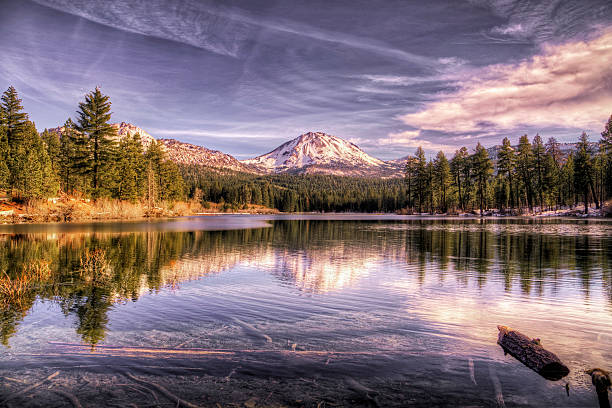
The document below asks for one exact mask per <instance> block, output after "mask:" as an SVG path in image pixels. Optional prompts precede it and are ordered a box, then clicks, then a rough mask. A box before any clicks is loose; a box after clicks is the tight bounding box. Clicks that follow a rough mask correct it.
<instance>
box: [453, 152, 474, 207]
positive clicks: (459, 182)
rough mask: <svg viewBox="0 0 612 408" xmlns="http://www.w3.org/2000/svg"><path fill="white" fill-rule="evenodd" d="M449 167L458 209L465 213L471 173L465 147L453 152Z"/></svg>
mask: <svg viewBox="0 0 612 408" xmlns="http://www.w3.org/2000/svg"><path fill="white" fill-rule="evenodd" d="M450 167H451V173H452V175H453V182H454V184H455V186H456V188H457V195H458V201H459V208H461V210H462V211H465V209H466V205H467V201H468V198H469V187H468V183H469V180H470V172H471V165H470V159H469V153H468V150H467V148H466V147H462V148H461V149H459V150H457V151H456V152H455V155H454V156H453V158H452V160H451V163H450Z"/></svg>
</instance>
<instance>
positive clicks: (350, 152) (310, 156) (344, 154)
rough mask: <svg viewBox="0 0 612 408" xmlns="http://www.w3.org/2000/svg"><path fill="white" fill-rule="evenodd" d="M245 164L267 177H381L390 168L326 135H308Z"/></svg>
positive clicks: (347, 143) (350, 145)
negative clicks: (299, 174) (329, 175)
mask: <svg viewBox="0 0 612 408" xmlns="http://www.w3.org/2000/svg"><path fill="white" fill-rule="evenodd" d="M243 163H245V164H247V165H250V166H252V167H254V168H256V169H258V170H259V171H262V172H265V173H283V172H291V173H325V174H337V175H368V174H370V173H372V174H374V173H378V174H380V172H381V170H384V168H385V167H387V164H386V163H385V162H383V161H382V160H379V159H377V158H375V157H372V156H370V155H369V154H367V153H365V152H364V151H363V150H361V149H360V148H359V147H358V146H357V145H355V144H353V143H351V142H349V141H347V140H344V139H341V138H339V137H337V136H333V135H330V134H327V133H324V132H306V133H304V134H302V135H300V136H298V137H296V138H295V139H293V140H290V141H288V142H286V143H283V144H282V145H280V146H279V147H277V148H276V149H274V150H272V151H271V152H269V153H266V154H264V155H261V156H259V157H256V158H254V159H250V160H244V161H243Z"/></svg>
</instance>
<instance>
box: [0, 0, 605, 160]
mask: <svg viewBox="0 0 612 408" xmlns="http://www.w3.org/2000/svg"><path fill="white" fill-rule="evenodd" d="M0 9H1V10H2V13H1V15H0V49H1V53H0V86H1V87H2V88H6V87H8V86H9V85H14V86H15V87H16V88H17V90H18V91H19V92H20V94H21V96H22V98H23V103H24V106H25V108H26V110H27V111H28V112H29V113H30V116H31V119H32V120H34V121H35V122H36V124H37V126H38V127H39V128H41V129H42V128H45V127H55V126H58V125H60V124H62V123H63V122H64V121H65V120H66V119H67V118H68V117H69V116H72V117H74V112H75V110H76V107H77V104H78V102H79V101H80V100H82V98H83V95H84V93H86V92H87V91H90V90H91V89H93V88H94V87H95V86H97V85H99V86H100V87H101V89H102V91H103V92H104V93H106V94H108V95H109V96H110V97H111V101H112V102H113V112H114V114H113V121H117V122H118V121H126V122H130V123H133V124H135V125H137V126H140V127H142V128H143V129H145V130H147V131H148V132H149V133H151V134H152V135H153V136H155V137H158V138H161V137H171V138H176V139H179V140H181V141H186V142H191V143H196V144H200V145H203V146H206V147H209V148H213V149H218V150H222V151H224V152H226V153H230V154H233V155H235V156H236V157H238V158H248V157H253V156H256V155H259V154H262V153H265V152H267V151H270V150H272V149H273V148H274V147H276V146H277V145H279V144H281V143H282V142H284V141H286V140H288V139H291V138H294V137H296V136H298V135H299V134H301V133H304V132H306V131H310V130H312V131H324V132H327V133H331V134H334V135H336V136H339V137H342V138H345V139H348V140H351V141H353V142H355V143H357V144H358V145H359V146H360V147H362V148H363V149H364V150H365V151H366V152H368V153H370V154H372V155H374V156H376V157H380V158H382V159H393V158H398V157H400V156H405V155H406V154H409V153H412V152H413V151H414V150H415V148H416V147H417V146H419V145H421V146H423V147H424V148H425V149H426V150H427V151H428V152H429V153H430V154H431V153H433V152H435V151H437V150H440V149H442V150H445V151H447V152H450V153H452V151H454V150H455V149H456V148H457V147H459V146H462V145H466V146H468V147H469V148H473V147H474V145H475V144H476V142H477V141H481V142H482V143H483V144H485V145H492V144H496V143H499V141H500V140H501V138H502V137H503V136H509V137H511V138H512V139H518V137H519V136H520V135H522V134H524V133H528V134H529V135H530V136H533V135H535V133H536V132H540V134H541V135H542V136H543V137H544V139H546V138H547V137H550V136H555V137H557V138H558V139H560V140H563V141H570V140H574V139H576V137H577V136H578V135H579V134H580V132H581V131H583V130H586V131H587V132H589V133H590V134H591V136H592V138H593V139H596V138H597V137H598V136H599V132H601V130H602V129H603V126H604V122H605V120H606V119H607V117H609V116H610V114H612V91H611V90H612V45H611V44H612V31H611V29H612V3H611V2H609V1H607V0H581V1H546V2H544V1H542V2H536V1H526V0H471V1H459V0H456V1H435V0H432V1H428V2H422V1H408V0H401V1H393V0H388V1H376V0H367V1H361V0H352V1H339V0H338V1H318V0H313V1H307V2H303V1H288V0H287V1H282V0H276V1H272V0H270V1H258V0H250V1H246V0H245V1H222V2H214V1H200V0H197V1H196V0H178V1H169V0H148V1H131V2H129V1H119V0H105V1H103V2H99V1H93V0H36V1H28V0H0Z"/></svg>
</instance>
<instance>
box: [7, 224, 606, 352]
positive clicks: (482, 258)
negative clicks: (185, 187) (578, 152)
mask: <svg viewBox="0 0 612 408" xmlns="http://www.w3.org/2000/svg"><path fill="white" fill-rule="evenodd" d="M587 227H588V228H587ZM585 230H588V233H587V234H585V233H584V231H585ZM611 233H612V225H611V224H609V223H605V222H602V223H594V224H593V222H591V224H590V225H587V226H586V227H585V222H569V223H568V222H560V221H557V220H542V221H516V220H512V221H509V220H501V221H495V222H486V223H485V222H483V221H480V220H456V221H446V220H445V221H439V220H411V221H401V222H400V221H392V222H389V221H367V222H366V221H332V220H327V221H317V220H275V221H273V223H272V227H271V228H252V229H241V230H226V231H164V230H162V231H150V230H148V231H141V232H126V231H123V232H112V230H111V231H106V230H105V231H103V232H54V233H31V234H27V233H20V234H5V235H0V340H1V341H2V344H3V345H5V346H7V345H8V344H9V340H10V338H11V336H13V335H14V334H15V332H16V330H17V327H18V325H19V323H20V321H22V319H23V318H24V317H25V316H26V315H27V313H28V311H29V310H30V309H31V308H32V306H33V305H34V303H35V302H36V300H37V299H40V300H44V301H48V302H52V303H54V304H58V305H59V306H60V307H61V310H62V312H63V313H64V315H65V316H67V317H70V318H71V319H74V321H75V322H76V323H75V325H76V332H77V333H78V335H79V336H80V337H81V339H82V341H83V342H85V343H87V344H91V345H95V344H97V343H99V342H101V341H102V340H103V339H104V338H105V333H106V330H107V328H108V326H109V311H110V310H111V309H112V308H113V307H114V306H115V305H117V304H122V303H127V302H135V301H137V300H138V299H139V298H140V297H141V296H143V295H145V294H147V293H155V292H159V291H161V290H163V289H165V288H168V289H170V290H178V291H180V286H181V284H182V283H184V282H186V281H190V280H194V279H201V278H203V277H206V276H209V275H212V274H218V273H221V272H223V271H225V270H228V269H231V268H233V267H236V266H238V265H240V266H243V267H246V268H253V269H257V270H262V271H266V272H268V273H270V275H271V276H274V277H275V278H277V279H278V280H279V283H281V284H286V285H290V286H291V287H294V288H295V289H296V290H298V291H301V292H303V293H307V294H319V295H323V294H325V293H330V292H337V291H341V290H343V289H346V288H350V287H352V286H354V285H356V284H357V282H359V281H360V280H363V279H365V278H366V277H368V276H371V275H375V274H377V273H378V274H384V273H385V268H388V267H390V265H392V266H393V267H395V268H398V267H401V266H402V265H403V266H404V267H405V269H406V271H407V273H411V272H412V271H414V272H415V273H416V278H417V282H419V284H423V282H425V281H426V277H428V276H431V275H433V276H435V275H437V276H436V277H437V279H438V281H439V282H440V283H442V284H443V283H444V282H445V281H447V280H449V279H454V280H455V281H456V282H458V283H459V284H460V285H463V286H468V285H469V284H470V283H475V284H476V285H477V286H478V287H479V288H483V287H484V286H485V285H486V284H487V282H488V281H489V280H491V279H493V280H494V281H495V282H496V281H499V285H501V286H502V287H503V290H505V291H506V292H508V293H512V292H516V291H518V292H519V293H523V294H526V295H531V296H540V297H541V296H544V295H545V292H546V290H545V289H546V288H550V293H549V294H548V296H561V295H560V294H559V286H560V284H561V283H562V282H564V281H567V280H575V281H576V282H578V284H579V285H578V286H579V288H578V289H579V290H580V291H581V292H582V293H583V296H584V297H585V298H588V297H589V296H590V294H591V291H592V288H593V287H594V286H598V287H599V286H600V287H601V288H602V289H603V292H604V293H605V294H606V296H607V298H608V301H609V302H610V303H611V304H612V275H611V272H610V261H611V259H612V250H611V249H610V248H611V245H610V244H611V238H610V237H611V236H612V234H611ZM95 251H99V252H100V253H103V254H104V261H105V262H106V263H107V269H105V270H104V272H103V273H101V272H100V271H96V272H95V273H88V272H87V271H86V270H85V269H86V268H85V267H84V265H85V263H86V259H87V257H88V256H89V255H91V254H92V253H94V252H95ZM551 294H552V295H551ZM470 299H471V300H470V302H471V303H470V304H469V305H466V306H465V307H466V308H467V309H474V310H476V309H478V304H477V303H478V302H476V301H475V300H474V299H473V298H470ZM423 301H424V302H427V299H424V300H423ZM428 308H429V310H437V312H436V313H438V314H443V313H448V312H449V309H448V308H441V307H438V308H436V307H435V305H433V304H431V305H429V306H428ZM432 313H433V312H432ZM466 315H469V313H468V314H466ZM435 319H437V320H438V321H443V320H444V319H445V317H444V316H442V315H440V316H437V317H435Z"/></svg>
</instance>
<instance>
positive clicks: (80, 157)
mask: <svg viewBox="0 0 612 408" xmlns="http://www.w3.org/2000/svg"><path fill="white" fill-rule="evenodd" d="M91 150H92V149H91V144H90V140H89V138H88V137H87V135H85V134H83V133H81V132H79V131H78V130H77V125H76V124H75V123H74V122H73V121H72V119H70V118H68V120H66V122H65V123H64V127H63V131H62V138H61V142H60V151H61V155H62V158H61V163H62V177H61V178H62V182H63V183H64V189H65V191H67V192H70V193H72V194H79V193H81V194H89V193H90V192H91V175H90V172H91V162H92V152H91Z"/></svg>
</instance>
